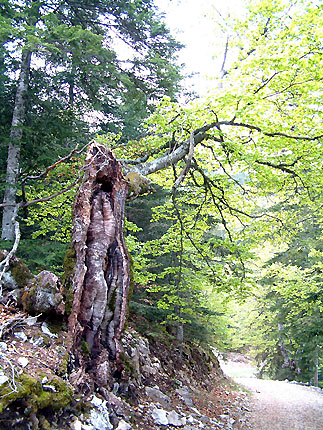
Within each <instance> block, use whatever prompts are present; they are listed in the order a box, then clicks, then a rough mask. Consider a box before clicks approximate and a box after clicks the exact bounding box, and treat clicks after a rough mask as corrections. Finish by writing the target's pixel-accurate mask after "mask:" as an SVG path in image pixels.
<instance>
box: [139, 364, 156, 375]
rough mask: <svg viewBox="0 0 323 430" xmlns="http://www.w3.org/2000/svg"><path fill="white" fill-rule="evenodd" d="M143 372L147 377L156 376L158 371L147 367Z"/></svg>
mask: <svg viewBox="0 0 323 430" xmlns="http://www.w3.org/2000/svg"><path fill="white" fill-rule="evenodd" d="M142 372H143V373H145V374H146V375H156V373H157V369H156V368H155V367H152V366H147V365H145V366H142Z"/></svg>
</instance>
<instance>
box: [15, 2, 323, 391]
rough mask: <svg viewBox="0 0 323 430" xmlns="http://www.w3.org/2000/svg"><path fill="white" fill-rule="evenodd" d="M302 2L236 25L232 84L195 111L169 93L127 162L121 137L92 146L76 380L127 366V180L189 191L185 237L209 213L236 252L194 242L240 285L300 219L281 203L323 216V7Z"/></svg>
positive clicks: (75, 281)
mask: <svg viewBox="0 0 323 430" xmlns="http://www.w3.org/2000/svg"><path fill="white" fill-rule="evenodd" d="M298 6H299V5H296V6H295V5H294V4H293V3H292V2H289V1H284V2H275V3H273V2H271V1H269V0H268V1H267V0H266V1H261V2H256V3H255V4H253V5H252V7H251V8H250V14H249V16H248V19H247V20H246V21H245V22H242V23H241V22H240V23H237V24H236V27H235V35H236V39H235V41H234V44H235V46H236V47H238V48H240V50H239V52H240V54H239V58H238V59H237V61H236V62H235V63H234V64H233V66H232V68H231V70H230V71H229V72H228V73H227V74H226V75H225V78H223V82H222V87H221V89H219V88H217V89H216V90H215V91H214V92H213V93H212V94H210V95H209V97H207V98H205V99H203V100H198V101H195V102H193V103H191V104H189V105H187V106H181V105H179V104H176V103H174V102H172V101H170V100H169V99H167V98H165V99H164V100H163V102H162V103H161V104H160V106H159V108H158V109H156V111H155V112H154V113H153V114H152V115H151V117H150V118H149V119H148V120H147V121H146V123H145V129H146V132H145V134H144V136H142V137H140V138H138V139H137V140H132V141H131V142H129V144H128V145H115V146H114V155H115V157H116V159H117V160H118V161H116V159H115V158H114V157H113V155H112V153H111V152H110V150H109V149H108V148H107V146H113V143H112V142H111V138H110V137H108V138H107V139H106V140H104V139H102V138H101V141H100V139H99V138H98V141H99V142H95V143H93V144H92V145H90V146H89V152H88V158H87V161H86V165H85V169H84V174H85V177H84V179H83V183H82V184H81V186H80V189H79V191H78V195H77V197H76V205H75V212H74V228H73V233H72V247H71V249H70V256H71V258H72V261H73V264H72V269H73V270H72V271H71V273H70V274H69V276H67V278H66V279H67V281H66V282H67V286H69V288H70V292H71V293H73V296H74V299H73V303H72V309H71V314H70V333H71V337H72V344H73V350H74V352H75V354H76V356H77V360H78V364H79V365H80V367H79V370H78V372H76V373H75V375H73V377H74V381H75V383H81V381H82V380H84V378H85V377H88V376H86V369H87V368H88V367H87V364H88V363H89V360H90V361H91V362H92V366H91V369H92V372H93V375H92V376H93V378H92V381H93V380H94V381H96V383H97V384H99V385H102V384H106V383H107V381H109V378H110V376H111V375H112V374H113V373H114V374H115V375H116V374H118V375H119V376H120V372H121V371H122V363H121V349H120V337H121V333H122V329H123V326H124V321H125V314H126V308H127V302H128V298H129V296H128V289H129V279H130V278H129V270H128V257H127V253H126V251H125V248H124V244H123V239H122V230H123V205H124V200H125V198H126V189H127V187H129V190H128V196H129V197H130V198H134V197H135V196H137V195H139V194H140V193H146V192H148V191H149V190H150V189H151V187H152V186H153V183H157V184H158V185H160V186H163V187H164V188H165V189H166V190H169V192H170V193H171V194H172V195H173V196H175V197H176V196H178V195H181V194H185V193H186V192H187V191H188V190H190V192H191V193H192V203H193V202H194V204H195V205H196V208H195V213H194V215H192V216H191V217H190V219H189V220H185V229H183V232H182V234H183V235H184V236H185V237H186V238H187V239H188V240H191V239H192V235H191V234H190V231H191V230H192V229H194V228H195V225H196V220H199V219H200V218H202V217H204V216H206V214H211V215H212V217H213V218H215V219H216V220H217V221H218V224H219V230H220V232H221V234H220V235H219V237H217V238H216V239H215V240H213V241H211V242H210V243H209V247H210V248H209V249H210V250H211V249H212V251H214V250H216V251H218V252H222V253H224V254H226V255H229V257H228V259H227V261H226V263H227V264H226V265H223V261H218V260H217V258H216V255H217V253H216V252H208V251H207V249H203V247H202V248H201V246H200V244H199V243H196V242H195V241H194V240H193V239H192V242H191V243H192V246H196V247H197V250H199V251H200V256H201V258H202V259H204V261H205V264H206V265H207V267H208V269H207V271H208V277H209V278H210V280H211V281H212V282H213V285H214V287H215V288H218V289H221V287H223V283H221V281H222V279H223V276H222V275H223V274H225V275H226V279H227V280H228V282H227V283H225V286H226V287H227V289H228V291H229V292H230V291H234V292H237V291H239V290H242V289H243V288H245V287H246V282H248V280H247V281H246V279H247V277H246V274H247V272H248V269H247V267H246V264H245V263H246V261H248V259H250V258H251V253H250V249H251V248H252V247H253V246H254V241H255V239H254V237H255V236H256V237H257V239H261V238H262V236H263V235H265V234H266V235H267V234H268V231H271V232H272V236H273V238H277V237H278V236H279V234H280V231H281V230H282V229H283V228H284V226H285V225H286V223H287V221H290V220H291V218H292V217H293V216H294V214H293V212H291V211H289V210H287V208H286V207H285V206H283V207H284V209H282V210H281V211H280V212H279V213H277V212H275V210H274V209H273V203H275V202H277V201H280V202H282V203H283V202H285V201H288V204H289V207H291V205H292V204H293V203H297V204H298V205H300V206H302V205H306V206H307V207H308V208H309V210H313V211H314V210H315V211H316V212H317V214H318V217H319V219H321V216H322V205H321V191H320V187H321V185H322V175H321V167H322V159H323V158H322V145H321V139H322V137H323V133H322V130H321V124H322V110H321V108H320V103H319V100H320V96H321V83H322V77H323V76H322V70H321V68H320V67H317V65H318V64H320V63H321V60H322V52H323V50H322V46H321V44H322V42H321V41H322V38H321V34H322V22H323V21H322V14H323V7H322V5H316V3H315V2H307V3H306V5H304V7H302V8H300V7H298ZM239 35H241V36H239ZM121 168H122V172H123V176H122V174H121ZM148 177H149V178H148ZM127 184H128V185H127ZM192 189H194V190H195V193H194V192H192ZM27 204H28V202H26V203H24V204H23V205H22V206H24V205H25V206H26V205H27ZM179 204H180V203H179ZM285 208H286V209H285ZM115 210H116V211H117V212H114V211H115ZM178 212H179V215H180V216H179V219H182V218H181V210H179V209H178ZM295 222H303V221H302V220H301V219H295ZM287 224H288V223H287ZM190 238H191V239H190ZM87 274H89V275H88V277H87ZM90 275H91V276H90ZM92 275H93V276H92ZM94 275H95V276H94ZM230 281H231V282H230ZM247 286H248V285H247ZM82 340H83V341H84V342H86V343H87V345H88V348H89V351H87V352H86V353H84V351H83V352H82V350H81V349H80V347H79V346H80V343H81V342H82ZM89 352H90V353H89Z"/></svg>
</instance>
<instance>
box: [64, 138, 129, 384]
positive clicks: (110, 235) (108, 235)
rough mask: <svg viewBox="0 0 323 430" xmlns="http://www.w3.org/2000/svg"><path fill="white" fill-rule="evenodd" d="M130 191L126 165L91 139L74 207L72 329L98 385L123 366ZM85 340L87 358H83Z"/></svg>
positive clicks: (78, 351)
mask: <svg viewBox="0 0 323 430" xmlns="http://www.w3.org/2000/svg"><path fill="white" fill-rule="evenodd" d="M127 189H128V184H127V181H126V180H125V179H124V178H123V176H122V167H121V165H120V163H119V162H118V161H117V160H116V159H115V157H114V155H113V153H112V152H111V151H109V150H108V149H107V148H106V147H104V146H103V145H100V144H98V143H96V142H94V143H92V144H91V146H90V147H89V149H88V153H87V159H86V173H85V178H84V180H83V182H82V184H81V186H80V188H79V190H78V193H77V196H76V200H75V207H74V216H73V221H74V222H73V232H72V247H73V248H74V251H75V266H74V271H73V276H72V280H71V285H72V289H73V305H72V311H71V314H70V316H69V332H70V334H71V337H72V343H73V351H74V354H75V356H76V357H77V358H78V361H79V364H80V366H82V365H83V366H84V363H85V361H88V360H89V356H90V359H91V360H92V362H91V366H90V367H91V368H92V369H93V374H94V380H95V381H96V382H97V383H99V385H104V384H106V383H107V379H109V373H110V374H111V371H112V370H113V369H114V370H116V369H117V368H118V367H119V368H120V366H121V358H120V355H121V352H122V349H121V345H120V338H121V334H122V330H123V328H124V324H125V321H126V316H127V307H128V294H129V285H130V278H129V257H128V253H127V250H126V246H125V242H124V238H123V229H124V204H125V199H126V195H127ZM84 342H86V343H87V344H86V348H87V349H88V351H87V358H85V354H83V356H82V349H83V351H84ZM82 345H83V348H82ZM109 363H110V364H109Z"/></svg>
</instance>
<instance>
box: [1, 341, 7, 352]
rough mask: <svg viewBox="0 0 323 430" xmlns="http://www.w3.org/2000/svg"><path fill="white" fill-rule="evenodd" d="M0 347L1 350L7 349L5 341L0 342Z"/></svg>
mask: <svg viewBox="0 0 323 430" xmlns="http://www.w3.org/2000/svg"><path fill="white" fill-rule="evenodd" d="M0 349H2V351H7V349H8V345H7V344H6V342H0Z"/></svg>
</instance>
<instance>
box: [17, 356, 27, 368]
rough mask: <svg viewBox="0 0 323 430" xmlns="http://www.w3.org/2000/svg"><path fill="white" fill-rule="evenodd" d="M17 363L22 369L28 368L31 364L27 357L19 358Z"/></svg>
mask: <svg viewBox="0 0 323 430" xmlns="http://www.w3.org/2000/svg"><path fill="white" fill-rule="evenodd" d="M17 361H18V363H19V364H20V366H21V367H26V366H27V364H28V363H29V360H28V358H26V357H19V358H18V360H17Z"/></svg>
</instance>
